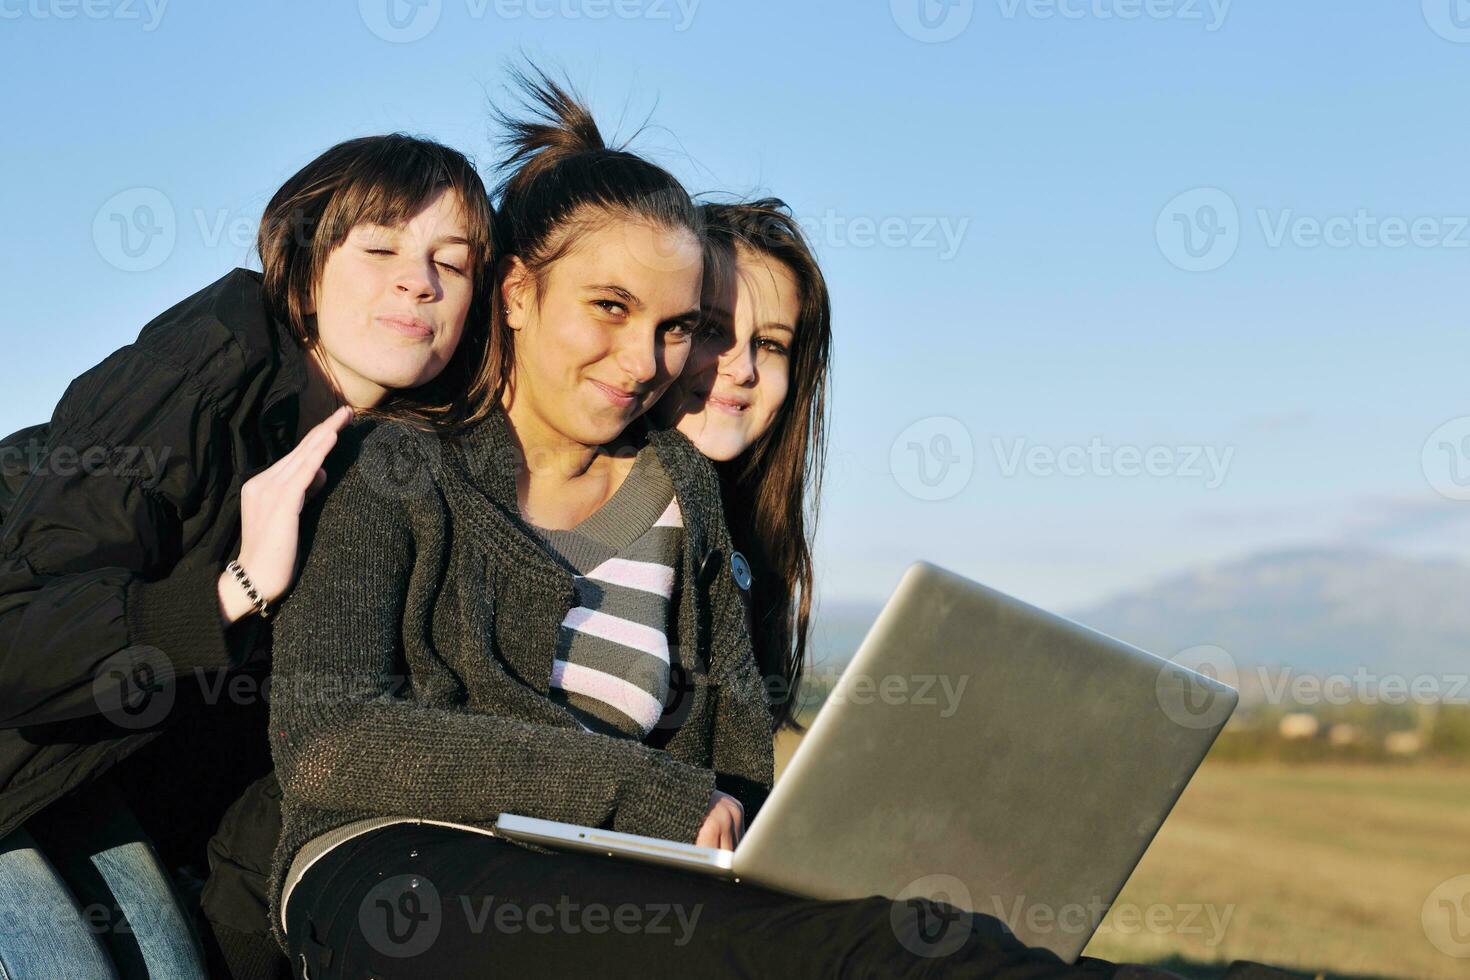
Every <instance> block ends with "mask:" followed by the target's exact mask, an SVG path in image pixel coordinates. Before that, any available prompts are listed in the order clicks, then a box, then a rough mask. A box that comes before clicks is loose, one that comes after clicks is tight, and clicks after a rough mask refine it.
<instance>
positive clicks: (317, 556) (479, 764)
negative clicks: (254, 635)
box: [270, 457, 715, 842]
mask: <svg viewBox="0 0 1470 980" xmlns="http://www.w3.org/2000/svg"><path fill="white" fill-rule="evenodd" d="M371 465H372V464H371V463H370V462H369V461H368V459H367V458H366V457H364V458H360V459H359V460H358V461H357V462H356V463H354V464H353V466H352V467H351V468H350V469H349V470H348V471H347V473H346V475H345V476H344V477H343V479H342V481H341V483H340V484H338V485H337V486H336V487H335V488H333V489H332V490H331V491H330V493H329V494H328V496H327V499H326V501H325V503H324V504H323V505H322V512H321V516H320V519H319V521H318V523H317V525H316V530H315V534H314V536H313V540H312V545H311V549H310V551H309V553H308V558H307V561H306V564H305V566H304V567H303V569H302V573H301V576H300V578H299V579H298V581H297V584H296V587H295V588H294V590H293V591H292V593H291V597H290V598H289V599H288V600H287V602H286V603H285V605H284V606H283V607H282V609H281V613H280V615H279V617H278V618H277V620H276V626H275V630H274V633H273V676H272V680H271V698H270V702H271V733H272V749H273V753H274V757H275V763H276V772H277V775H278V776H279V777H280V780H281V786H282V789H283V790H284V793H285V797H286V800H287V803H288V805H289V804H291V803H292V802H293V801H294V802H295V803H296V804H298V805H304V806H309V807H314V808H321V809H327V810H342V809H348V810H353V811H356V812H361V813H369V814H384V815H392V814H400V815H401V814H414V815H416V816H422V817H427V818H433V819H440V820H455V821H464V822H480V823H489V822H491V821H493V820H494V819H495V818H496V817H497V816H498V815H499V814H500V813H503V812H508V813H519V814H524V815H527V816H535V817H542V818H545V819H551V820H560V821H565V822H569V823H577V824H584V825H588V826H611V827H612V828H613V829H615V830H622V831H627V832H630V833H637V834H645V835H649V836H655V837H663V838H667V839H670V840H682V841H687V842H692V841H693V840H694V839H695V837H696V836H697V835H698V832H699V828H700V826H701V824H702V823H703V821H704V817H705V815H706V814H707V813H708V810H709V800H710V794H711V792H712V790H713V789H714V780H715V774H714V773H713V772H712V771H710V770H708V769H703V768H700V767H697V766H693V765H690V764H688V763H685V762H681V761H679V760H677V759H675V758H674V757H673V756H671V755H669V754H668V753H667V752H664V751H662V750H659V749H654V748H651V747H650V746H647V745H644V744H642V743H640V742H635V741H633V740H631V739H620V738H614V737H611V736H607V735H603V734H599V733H592V732H587V731H584V730H582V729H580V728H575V729H574V728H570V727H568V728H561V727H557V726H554V725H547V724H542V723H536V722H530V721H525V720H521V719H517V718H513V717H505V716H501V715H495V714H489V713H486V712H484V711H477V710H474V709H473V708H470V707H458V706H454V707H441V706H436V705H428V704H425V703H423V702H422V701H419V700H416V699H415V698H414V697H413V694H412V692H411V691H404V690H403V688H404V685H403V684H402V683H400V681H401V679H403V678H404V675H405V672H406V670H407V668H406V667H405V665H404V664H405V660H404V648H405V644H404V639H403V632H404V631H403V622H404V618H405V608H406V605H407V602H408V601H409V597H421V596H427V595H430V594H433V593H437V592H439V591H440V589H441V587H442V585H443V584H444V583H442V582H441V580H440V578H439V576H440V575H441V574H442V573H441V571H440V570H438V569H437V568H435V567H430V566H433V565H434V564H435V563H434V562H432V561H429V560H428V559H422V558H421V559H420V560H419V561H418V562H416V555H417V552H416V548H415V535H414V533H413V531H412V528H411V523H410V522H411V520H412V519H413V517H412V516H411V514H410V512H409V507H408V506H407V505H405V503H404V502H403V501H401V500H396V499H391V498H390V497H389V496H387V495H384V494H381V493H379V492H377V491H375V490H374V489H373V488H372V487H371V486H369V485H368V484H367V483H366V481H365V478H364V476H363V470H364V469H365V468H367V467H369V466H371ZM436 502H437V501H436ZM424 509H425V510H428V509H430V508H429V505H424ZM430 519H431V518H428V517H424V518H423V520H426V521H427V520H430ZM443 519H444V517H443V515H442V513H440V514H435V515H434V516H433V518H432V520H434V521H442V520H443ZM446 601H452V599H448V600H446ZM501 614H502V615H504V614H506V611H504V610H502V611H501ZM437 636H438V631H436V637H437ZM421 642H428V641H426V640H420V639H418V638H415V643H421ZM609 822H610V823H609Z"/></svg>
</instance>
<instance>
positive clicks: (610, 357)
mask: <svg viewBox="0 0 1470 980" xmlns="http://www.w3.org/2000/svg"><path fill="white" fill-rule="evenodd" d="M654 257H656V261H654V260H653V259H654ZM510 262H511V265H510V268H509V270H508V272H507V274H506V278H505V283H504V287H503V289H502V296H503V299H504V304H505V306H506V308H507V310H508V311H509V315H508V322H509V324H510V328H511V329H512V330H513V331H514V332H515V358H514V367H513V369H512V373H511V379H510V385H509V388H508V391H507V395H506V413H507V415H508V416H509V418H510V421H511V424H512V426H513V427H514V428H515V430H516V434H517V436H518V438H520V440H521V442H522V444H523V445H525V444H527V443H536V444H540V445H552V446H556V445H566V444H575V445H580V446H584V447H593V446H603V445H607V444H608V443H611V442H613V441H614V440H615V439H616V438H617V437H618V436H619V435H620V434H621V433H622V431H623V429H625V428H626V427H627V426H628V423H630V422H632V421H633V420H634V419H635V418H637V417H638V416H640V415H642V414H643V413H644V412H645V411H647V410H648V408H649V407H650V406H651V405H653V403H654V402H656V401H657V400H658V399H659V396H660V395H662V394H663V393H664V391H665V390H666V389H667V388H668V386H669V384H670V383H671V382H672V381H673V380H674V378H675V377H677V376H678V374H679V372H680V371H681V370H683V368H684V362H685V360H686V358H688V356H689V351H690V343H691V338H692V335H693V330H694V327H695V325H696V323H697V322H698V319H699V289H700V282H701V278H702V274H703V268H702V264H703V257H702V252H701V250H700V246H699V242H698V240H697V239H696V238H695V236H694V235H693V234H692V233H691V232H690V231H688V230H687V229H684V228H667V227H662V226H659V225H655V224H651V223H649V222H647V221H644V220H640V219H636V218H609V219H607V220H604V221H601V222H598V223H597V224H596V225H595V226H594V227H592V228H590V229H587V230H586V231H584V232H581V233H579V234H578V235H577V237H576V240H575V243H574V244H573V245H572V246H571V247H570V248H569V249H568V251H566V252H565V253H564V254H563V255H562V256H561V257H560V258H558V259H556V260H555V261H553V262H552V263H551V264H550V266H549V267H548V268H546V269H544V270H542V275H541V277H540V282H539V283H538V282H536V281H535V279H534V277H533V276H532V275H531V273H530V271H529V270H528V269H527V268H526V266H525V264H524V263H523V262H521V260H520V258H519V257H513V258H512V259H511V260H510Z"/></svg>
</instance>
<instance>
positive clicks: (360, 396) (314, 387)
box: [302, 344, 388, 418]
mask: <svg viewBox="0 0 1470 980" xmlns="http://www.w3.org/2000/svg"><path fill="white" fill-rule="evenodd" d="M306 374H307V381H306V392H305V393H303V395H302V398H303V401H306V400H310V402H311V403H312V404H315V405H318V406H321V405H329V406H330V407H328V408H327V410H326V411H325V412H324V413H323V415H322V418H326V417H327V416H328V415H330V414H331V413H332V412H333V411H335V410H336V408H337V406H338V405H351V406H352V407H353V408H375V407H376V406H377V405H378V404H379V403H381V402H382V401H383V399H384V398H386V397H388V389H387V388H384V387H383V386H382V385H380V384H377V383H375V382H373V381H369V380H368V379H367V378H364V377H362V376H361V375H359V374H357V373H356V372H354V371H352V370H350V369H348V368H346V367H344V366H343V365H342V364H341V363H339V362H338V361H336V360H335V359H333V357H332V355H330V354H328V353H327V352H326V351H325V350H323V349H322V346H321V345H320V344H316V345H315V346H313V347H311V348H310V349H309V350H308V351H307V354H306Z"/></svg>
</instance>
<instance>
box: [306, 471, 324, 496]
mask: <svg viewBox="0 0 1470 980" xmlns="http://www.w3.org/2000/svg"><path fill="white" fill-rule="evenodd" d="M326 485H327V471H326V470H325V469H319V470H317V471H316V476H314V477H312V478H311V486H309V487H307V488H306V496H307V499H310V498H312V497H314V496H316V495H317V493H318V492H319V491H320V490H321V488H322V487H324V486H326Z"/></svg>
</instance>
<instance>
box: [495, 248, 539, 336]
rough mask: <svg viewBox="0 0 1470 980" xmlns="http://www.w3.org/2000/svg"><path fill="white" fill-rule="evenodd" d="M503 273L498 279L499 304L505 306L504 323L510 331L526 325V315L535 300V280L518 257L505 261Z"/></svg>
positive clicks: (513, 256)
mask: <svg viewBox="0 0 1470 980" xmlns="http://www.w3.org/2000/svg"><path fill="white" fill-rule="evenodd" d="M505 263H506V264H505V266H504V268H505V273H504V275H502V276H501V278H500V302H501V303H502V304H503V305H504V306H505V310H506V318H505V322H506V325H507V326H508V327H510V328H511V329H512V330H519V329H521V327H523V326H525V324H526V313H527V311H528V310H529V309H530V307H531V304H532V303H533V302H534V301H535V298H536V283H535V278H534V277H533V276H532V275H531V270H530V269H528V268H526V263H524V262H522V261H521V257H520V256H519V255H512V256H510V257H509V258H507V259H506V260H505Z"/></svg>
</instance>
